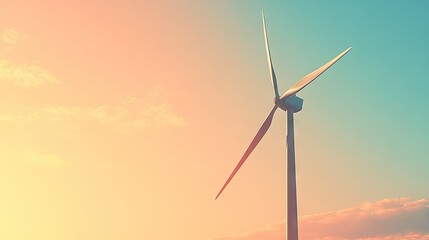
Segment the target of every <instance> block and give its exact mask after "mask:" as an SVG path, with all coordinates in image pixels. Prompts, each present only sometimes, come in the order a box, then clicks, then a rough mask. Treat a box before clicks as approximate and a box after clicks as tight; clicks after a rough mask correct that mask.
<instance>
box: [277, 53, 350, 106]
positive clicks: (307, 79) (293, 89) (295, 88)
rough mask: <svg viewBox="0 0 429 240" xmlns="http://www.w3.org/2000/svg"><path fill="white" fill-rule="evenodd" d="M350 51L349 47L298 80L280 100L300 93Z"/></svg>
mask: <svg viewBox="0 0 429 240" xmlns="http://www.w3.org/2000/svg"><path fill="white" fill-rule="evenodd" d="M350 49H352V48H351V47H349V48H347V49H346V50H345V51H344V52H342V53H340V54H339V55H338V56H336V57H335V58H334V59H332V60H331V61H329V62H327V63H326V64H325V65H323V66H321V67H320V68H318V69H316V70H314V71H313V72H312V73H310V74H308V75H307V76H305V77H303V78H302V79H301V80H299V81H298V82H297V83H295V85H293V86H292V87H291V88H289V89H288V90H287V91H286V92H285V93H284V94H283V95H282V96H281V99H283V98H287V97H289V96H292V95H294V94H296V93H297V92H299V91H301V90H302V89H303V88H304V87H305V86H307V85H308V84H310V83H311V82H312V81H313V80H314V79H316V78H317V77H318V76H320V75H321V74H322V73H323V72H324V71H326V70H327V69H328V68H329V67H330V66H332V65H333V64H334V63H335V62H337V61H338V60H339V59H340V58H341V57H342V56H344V55H345V54H346V53H347V52H348V51H350Z"/></svg>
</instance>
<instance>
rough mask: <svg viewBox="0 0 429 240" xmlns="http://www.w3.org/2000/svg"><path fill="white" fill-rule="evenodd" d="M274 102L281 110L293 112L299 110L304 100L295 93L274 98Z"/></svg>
mask: <svg viewBox="0 0 429 240" xmlns="http://www.w3.org/2000/svg"><path fill="white" fill-rule="evenodd" d="M274 103H275V104H276V106H277V107H279V108H280V109H282V110H283V111H292V112H294V113H296V112H299V111H301V109H302V104H303V103H304V100H303V99H302V98H300V97H297V96H296V95H292V96H289V97H285V98H280V99H277V98H274Z"/></svg>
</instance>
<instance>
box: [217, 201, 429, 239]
mask: <svg viewBox="0 0 429 240" xmlns="http://www.w3.org/2000/svg"><path fill="white" fill-rule="evenodd" d="M299 234H300V239H302V240H310V239H311V240H388V239H389V240H391V239H403V240H408V239H415V240H417V239H419V240H429V201H428V200H426V199H421V200H416V201H412V200H411V199H410V198H392V199H384V200H380V201H377V202H372V203H370V202H368V203H364V204H362V205H360V206H356V207H353V208H348V209H343V210H339V211H336V212H329V213H324V214H316V215H311V216H305V217H302V218H301V219H300V225H299ZM256 239H270V240H280V239H285V225H284V222H282V223H277V224H273V225H270V227H269V228H267V229H263V230H260V231H255V232H251V233H248V234H244V235H239V236H234V237H224V238H218V239H217V240H256Z"/></svg>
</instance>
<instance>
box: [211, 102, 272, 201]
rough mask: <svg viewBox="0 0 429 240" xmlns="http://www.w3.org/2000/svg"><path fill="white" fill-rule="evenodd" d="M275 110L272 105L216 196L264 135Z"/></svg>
mask: <svg viewBox="0 0 429 240" xmlns="http://www.w3.org/2000/svg"><path fill="white" fill-rule="evenodd" d="M276 110H277V106H274V107H273V109H272V110H271V112H270V114H269V115H268V117H267V118H266V119H265V121H264V123H263V124H262V126H261V128H260V129H259V131H258V132H257V133H256V136H255V137H254V138H253V140H252V142H251V143H250V145H249V147H248V148H247V150H246V152H244V155H243V156H242V157H241V159H240V161H239V162H238V164H237V166H236V167H235V168H234V171H232V173H231V175H230V176H229V178H228V180H226V182H225V184H224V185H223V187H222V189H221V190H220V191H219V193H218V194H217V196H216V198H215V199H217V198H218V197H219V195H220V194H221V193H222V192H223V190H224V189H225V188H226V186H227V185H228V183H229V182H230V181H231V179H232V178H233V177H234V175H235V174H236V173H237V171H238V170H239V169H240V167H241V166H242V165H243V163H244V162H245V161H246V159H247V158H248V157H249V155H250V154H251V153H252V151H253V149H255V147H256V146H257V145H258V143H259V142H260V141H261V139H262V137H263V136H264V135H265V133H266V132H267V131H268V129H269V128H270V125H271V122H272V121H273V116H274V113H275V112H276Z"/></svg>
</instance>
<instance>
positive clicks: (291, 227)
mask: <svg viewBox="0 0 429 240" xmlns="http://www.w3.org/2000/svg"><path fill="white" fill-rule="evenodd" d="M262 23H263V28H264V39H265V50H266V52H267V61H268V68H269V70H270V78H271V82H272V84H273V89H274V95H275V98H274V107H273V109H271V112H270V113H269V114H268V117H267V118H266V119H265V121H264V123H263V124H262V126H261V128H260V129H259V131H258V132H257V133H256V136H255V137H254V138H253V140H252V142H251V143H250V145H249V147H248V148H247V149H246V151H245V152H244V155H243V156H242V157H241V159H240V161H239V162H238V164H237V166H236V167H235V168H234V170H233V171H232V173H231V175H230V176H229V178H228V180H226V182H225V184H224V185H223V186H222V188H221V190H220V191H219V193H218V194H217V196H216V198H215V199H217V198H218V197H219V195H220V194H221V193H222V192H223V190H224V189H225V187H226V186H227V185H228V184H229V182H230V181H231V179H232V178H233V177H234V176H235V174H236V173H237V171H238V170H239V169H240V167H241V166H242V165H243V163H244V162H245V161H246V159H247V158H248V157H249V155H250V154H251V153H252V151H253V149H255V147H256V146H257V145H258V143H259V142H260V141H261V139H262V137H263V136H264V135H265V133H266V132H267V131H268V128H269V127H270V125H271V122H272V120H273V116H274V113H275V112H276V110H277V108H280V109H282V110H283V111H286V112H287V137H286V144H287V239H288V240H297V239H298V213H297V201H296V175H295V143H294V126H293V114H294V113H296V112H299V111H301V109H302V104H303V99H302V98H299V97H297V96H296V94H297V93H298V92H299V91H301V90H302V89H303V88H304V87H305V86H307V85H308V84H310V83H311V82H312V81H313V80H314V79H316V78H317V77H318V76H320V75H321V74H322V73H323V72H325V71H326V70H327V69H328V68H329V67H331V66H332V65H333V64H334V63H336V62H337V61H338V60H339V59H340V58H341V57H343V56H344V55H345V54H346V53H347V52H348V51H350V49H351V47H349V48H347V49H346V50H345V51H343V52H342V53H340V54H339V55H338V56H336V57H335V58H333V59H332V60H331V61H329V62H327V63H326V64H325V65H323V66H321V67H320V68H318V69H316V70H314V71H313V72H311V73H310V74H308V75H307V76H305V77H303V78H302V79H301V80H299V81H298V82H296V83H295V84H294V85H293V86H292V87H291V88H289V89H288V90H287V91H286V92H285V93H284V94H283V95H281V96H280V95H279V92H278V87H277V79H276V74H275V72H274V67H273V64H272V61H271V54H270V47H269V45H268V36H267V29H266V26H265V17H264V13H262Z"/></svg>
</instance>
